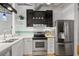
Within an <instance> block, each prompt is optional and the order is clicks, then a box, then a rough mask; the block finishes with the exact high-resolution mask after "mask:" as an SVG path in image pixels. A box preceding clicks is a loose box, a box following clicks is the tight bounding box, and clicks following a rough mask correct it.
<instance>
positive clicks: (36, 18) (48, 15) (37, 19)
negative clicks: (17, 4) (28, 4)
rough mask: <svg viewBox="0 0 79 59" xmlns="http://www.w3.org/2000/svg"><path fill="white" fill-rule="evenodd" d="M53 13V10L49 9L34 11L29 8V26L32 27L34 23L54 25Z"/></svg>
mask: <svg viewBox="0 0 79 59" xmlns="http://www.w3.org/2000/svg"><path fill="white" fill-rule="evenodd" d="M52 16H53V13H52V11H51V10H47V11H33V10H31V9H28V10H27V27H32V26H33V24H44V25H46V26H47V27H52V26H53V18H52Z"/></svg>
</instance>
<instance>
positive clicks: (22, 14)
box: [0, 3, 79, 56]
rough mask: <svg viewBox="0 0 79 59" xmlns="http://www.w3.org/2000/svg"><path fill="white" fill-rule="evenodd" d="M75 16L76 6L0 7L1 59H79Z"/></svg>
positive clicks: (39, 4)
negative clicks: (78, 58)
mask: <svg viewBox="0 0 79 59" xmlns="http://www.w3.org/2000/svg"><path fill="white" fill-rule="evenodd" d="M76 6H77V7H76ZM76 9H77V12H75V10H76ZM76 13H78V4H75V3H50V4H47V3H0V27H1V28H0V56H74V55H78V53H77V52H78V51H77V46H78V43H77V42H78V40H77V38H76V37H78V35H77V34H78V33H77V32H78V27H77V26H78V22H77V21H78V20H75V19H76V18H77V16H78V15H77V16H76V17H75V14H76ZM76 22H77V23H76ZM74 39H75V40H74ZM74 47H75V48H74ZM78 50H79V49H78Z"/></svg>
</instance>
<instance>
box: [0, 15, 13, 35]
mask: <svg viewBox="0 0 79 59" xmlns="http://www.w3.org/2000/svg"><path fill="white" fill-rule="evenodd" d="M6 17H7V21H3V14H2V13H0V34H3V33H4V32H5V33H7V34H11V26H12V16H11V14H6Z"/></svg>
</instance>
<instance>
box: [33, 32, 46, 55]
mask: <svg viewBox="0 0 79 59" xmlns="http://www.w3.org/2000/svg"><path fill="white" fill-rule="evenodd" d="M32 45H33V46H32V52H33V53H32V54H33V55H41V56H42V55H46V54H47V38H46V37H45V35H44V34H41V33H40V34H38V33H37V34H35V35H34V37H33V41H32Z"/></svg>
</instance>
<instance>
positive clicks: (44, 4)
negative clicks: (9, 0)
mask: <svg viewBox="0 0 79 59" xmlns="http://www.w3.org/2000/svg"><path fill="white" fill-rule="evenodd" d="M69 4H70V3H50V4H47V3H17V5H18V6H33V7H34V9H35V10H39V9H40V8H41V7H47V8H48V7H51V8H65V7H66V6H68V5H69Z"/></svg>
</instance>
